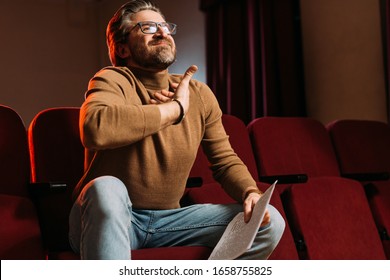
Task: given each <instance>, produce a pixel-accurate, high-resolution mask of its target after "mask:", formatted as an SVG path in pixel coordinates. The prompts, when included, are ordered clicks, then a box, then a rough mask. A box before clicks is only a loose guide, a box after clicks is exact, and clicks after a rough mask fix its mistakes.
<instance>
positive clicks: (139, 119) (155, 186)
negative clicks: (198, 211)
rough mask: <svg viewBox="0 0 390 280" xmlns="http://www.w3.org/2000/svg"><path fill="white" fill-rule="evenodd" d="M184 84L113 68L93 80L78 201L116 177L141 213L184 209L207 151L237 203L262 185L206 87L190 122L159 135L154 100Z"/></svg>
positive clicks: (194, 99)
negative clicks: (91, 185) (99, 181)
mask: <svg viewBox="0 0 390 280" xmlns="http://www.w3.org/2000/svg"><path fill="white" fill-rule="evenodd" d="M180 78H181V76H179V75H170V74H168V71H166V72H164V73H159V74H151V73H145V72H139V71H135V70H133V71H130V70H129V69H128V68H125V67H107V68H104V69H102V70H101V71H100V72H98V73H97V74H96V75H95V76H94V77H93V78H92V79H91V81H90V83H89V87H88V91H87V93H86V100H85V102H84V104H83V105H82V108H81V113H80V131H81V140H82V143H83V145H84V146H85V148H86V158H85V174H84V176H83V178H82V179H81V180H80V182H79V184H78V186H77V187H76V189H75V192H74V197H77V196H78V195H79V194H80V192H81V190H82V188H83V187H84V186H85V184H87V183H88V182H89V181H90V180H92V179H94V178H96V177H99V176H102V175H111V176H115V177H117V178H119V179H120V180H122V182H123V183H124V184H125V185H126V186H127V189H128V192H129V196H130V199H131V201H132V203H133V207H134V208H139V209H172V208H178V207H180V205H179V201H180V199H181V197H182V195H183V193H184V190H185V184H186V180H187V178H188V176H189V172H190V169H191V167H192V165H193V163H194V160H195V157H196V154H197V150H198V147H199V145H200V144H201V145H202V146H203V149H204V151H205V152H206V154H207V156H208V158H209V161H210V163H211V168H212V170H213V174H214V177H215V179H216V180H217V181H218V182H220V183H221V185H222V186H223V187H224V188H225V190H226V191H227V193H228V194H229V195H231V196H232V197H233V198H235V199H236V200H237V201H241V197H242V194H243V192H244V190H245V189H246V188H247V187H249V186H256V183H255V181H254V179H253V178H252V177H251V175H250V173H249V172H248V170H247V168H246V166H245V165H244V164H243V163H242V161H241V160H240V159H239V158H238V157H237V155H236V154H235V153H234V151H233V150H232V148H231V146H230V144H229V141H228V136H227V135H226V133H225V130H224V128H223V126H222V122H221V116H222V112H221V110H220V108H219V105H218V102H217V100H216V98H215V96H214V94H213V93H212V92H211V90H210V89H209V88H208V87H207V86H206V85H205V84H204V83H201V82H199V81H196V80H191V82H190V86H189V88H190V107H189V111H188V113H187V115H186V117H185V118H184V120H183V122H181V123H180V124H178V125H172V126H169V127H166V128H164V129H161V130H160V128H159V126H160V111H159V109H158V108H157V106H156V105H151V104H149V101H150V98H151V93H153V92H154V91H156V90H161V89H168V88H169V83H170V82H179V81H180Z"/></svg>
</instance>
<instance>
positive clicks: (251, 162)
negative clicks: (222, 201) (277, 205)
mask: <svg viewBox="0 0 390 280" xmlns="http://www.w3.org/2000/svg"><path fill="white" fill-rule="evenodd" d="M222 124H223V126H224V128H225V131H226V134H227V135H228V136H229V141H230V144H231V146H232V148H233V150H234V151H235V152H236V153H237V155H238V156H239V157H240V159H241V160H242V161H243V162H244V163H245V165H246V166H247V167H248V170H249V172H250V173H251V174H252V176H253V178H255V179H256V180H257V179H258V174H257V167H256V161H255V158H254V156H253V151H252V147H251V143H250V139H249V136H248V132H247V130H246V126H245V124H244V122H243V121H242V120H240V119H239V118H237V117H235V116H232V115H228V114H223V115H222ZM209 166H210V164H209V161H208V160H207V157H206V155H205V153H204V152H203V149H202V147H200V148H199V150H198V154H197V157H196V159H195V162H194V164H193V166H192V169H191V172H190V177H201V178H202V180H203V183H204V184H208V183H215V180H214V178H213V175H212V172H211V170H210V168H209Z"/></svg>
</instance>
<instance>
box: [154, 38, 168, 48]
mask: <svg viewBox="0 0 390 280" xmlns="http://www.w3.org/2000/svg"><path fill="white" fill-rule="evenodd" d="M161 43H166V44H167V45H168V46H170V47H172V43H171V41H169V40H166V39H156V40H153V41H150V42H149V45H152V46H153V45H158V44H161Z"/></svg>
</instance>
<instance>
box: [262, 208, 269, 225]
mask: <svg viewBox="0 0 390 280" xmlns="http://www.w3.org/2000/svg"><path fill="white" fill-rule="evenodd" d="M270 222H271V216H270V214H269V212H268V210H266V211H265V214H264V218H263V221H262V222H261V225H260V226H261V227H263V226H265V225H267V224H269V223H270Z"/></svg>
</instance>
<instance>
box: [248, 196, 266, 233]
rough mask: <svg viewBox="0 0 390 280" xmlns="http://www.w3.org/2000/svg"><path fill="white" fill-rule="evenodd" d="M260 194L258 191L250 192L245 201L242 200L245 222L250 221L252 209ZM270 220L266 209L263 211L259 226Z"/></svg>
mask: <svg viewBox="0 0 390 280" xmlns="http://www.w3.org/2000/svg"><path fill="white" fill-rule="evenodd" d="M260 197H261V194H258V193H250V194H249V195H248V196H247V197H246V199H245V201H244V205H243V206H244V221H245V222H246V223H247V222H249V221H250V219H251V217H252V211H253V208H254V207H255V205H256V203H257V202H258V201H259V199H260ZM270 221H271V216H270V214H269V212H268V210H266V211H265V214H264V218H263V221H262V222H261V225H260V226H265V225H267V224H268V223H269V222H270Z"/></svg>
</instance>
